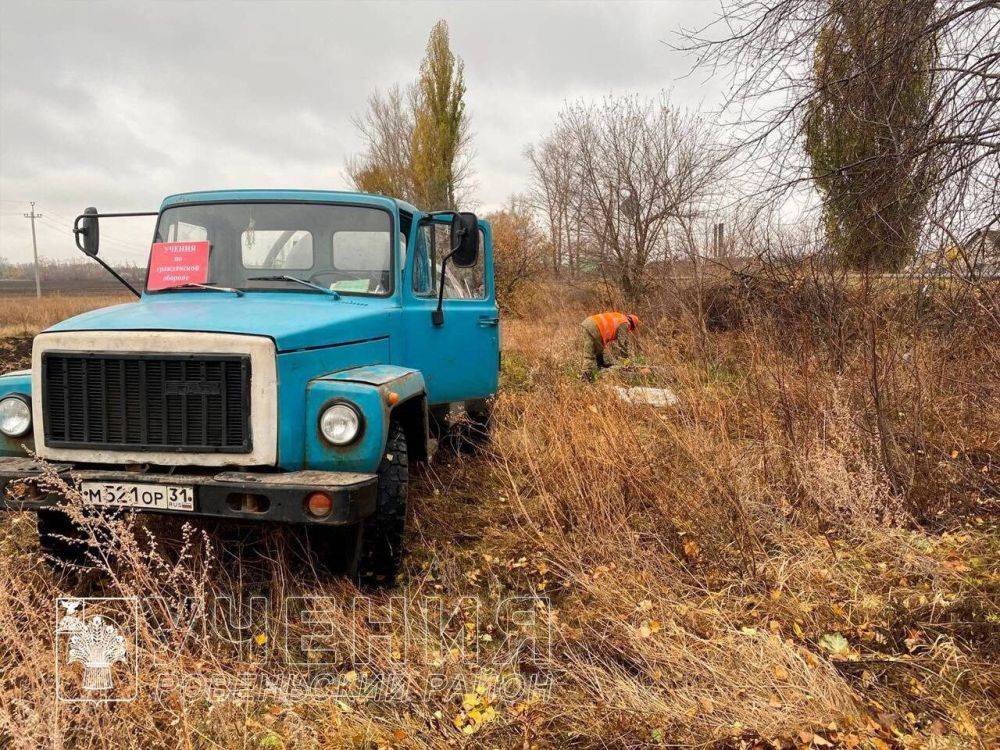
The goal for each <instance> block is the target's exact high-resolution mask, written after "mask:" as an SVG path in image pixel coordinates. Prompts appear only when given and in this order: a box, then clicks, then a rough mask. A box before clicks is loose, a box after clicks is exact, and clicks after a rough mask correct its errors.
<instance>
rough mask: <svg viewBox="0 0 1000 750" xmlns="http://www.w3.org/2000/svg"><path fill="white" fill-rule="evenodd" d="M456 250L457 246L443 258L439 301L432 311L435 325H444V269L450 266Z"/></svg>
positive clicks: (432, 321)
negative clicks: (449, 263)
mask: <svg viewBox="0 0 1000 750" xmlns="http://www.w3.org/2000/svg"><path fill="white" fill-rule="evenodd" d="M456 252H458V248H455V249H454V250H452V251H451V252H450V253H448V254H447V255H446V256H444V257H443V258H442V259H441V280H440V281H439V282H438V303H437V307H436V308H435V309H434V312H432V313H431V323H433V324H434V325H435V326H442V325H444V310H443V309H442V308H441V305H442V304H443V303H444V269H445V268H447V266H448V260H449V259H450V258H451V256H452V255H454V254H455V253H456Z"/></svg>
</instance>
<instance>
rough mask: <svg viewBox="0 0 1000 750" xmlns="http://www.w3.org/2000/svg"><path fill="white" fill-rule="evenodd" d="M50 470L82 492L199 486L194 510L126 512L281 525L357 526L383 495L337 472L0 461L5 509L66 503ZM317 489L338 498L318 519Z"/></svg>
mask: <svg viewBox="0 0 1000 750" xmlns="http://www.w3.org/2000/svg"><path fill="white" fill-rule="evenodd" d="M45 470H47V471H48V472H49V476H51V474H52V473H53V472H54V473H55V474H57V475H58V477H59V478H60V479H61V480H62V481H63V482H65V483H66V484H67V485H69V486H70V487H73V488H78V486H79V483H80V482H109V483H116V482H128V483H133V484H136V483H151V484H164V485H174V486H189V487H190V486H193V487H194V488H195V503H194V510H193V511H188V510H166V509H163V508H150V509H146V508H133V507H126V508H123V510H126V511H137V512H141V513H164V514H170V515H180V516H210V517H214V518H231V519H246V520H251V521H272V522H280V523H309V524H321V525H343V524H351V523H355V522H357V521H361V520H363V519H364V518H366V517H368V516H369V515H371V514H372V513H374V512H375V504H376V497H377V492H378V478H377V477H376V476H375V475H374V474H356V473H351V472H337V471H286V472H277V473H264V472H256V473H255V472H242V471H240V472H233V471H226V472H219V473H209V474H181V473H175V474H165V473H150V472H145V471H121V470H115V469H97V468H93V467H76V466H75V465H73V464H66V463H50V464H45V465H44V467H43V465H42V464H40V463H39V462H37V461H35V460H32V459H30V458H16V457H0V510H35V511H37V510H39V509H42V508H52V507H58V506H59V505H62V504H64V503H65V502H66V501H65V499H64V497H63V496H62V494H61V493H59V492H58V491H54V490H53V488H52V483H51V482H50V481H48V480H46V477H45ZM316 491H322V492H325V493H327V494H328V495H329V496H330V497H331V499H332V500H333V509H332V510H331V512H330V514H329V515H328V516H325V517H323V518H316V517H314V516H312V515H311V514H309V513H308V512H307V511H306V509H305V500H306V497H307V496H308V495H309V494H310V493H311V492H316ZM248 496H249V498H248ZM248 508H255V509H254V510H249V509H248Z"/></svg>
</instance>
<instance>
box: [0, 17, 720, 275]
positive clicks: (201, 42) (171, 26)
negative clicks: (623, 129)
mask: <svg viewBox="0 0 1000 750" xmlns="http://www.w3.org/2000/svg"><path fill="white" fill-rule="evenodd" d="M716 10H717V4H716V3H714V2H698V1H697V0H694V1H693V2H665V3H643V4H638V3H635V4H631V3H629V4H626V3H621V4H616V3H573V4H571V3H552V4H536V3H506V2H505V3H401V4H392V3H389V4H386V3H382V4H372V3H347V4H340V3H332V2H329V3H317V2H309V3H292V2H281V3H278V2H254V3H214V2H213V3H207V2H205V3H193V2H157V3H148V2H147V3H82V2H63V3H48V2H30V3H28V2H7V3H4V5H3V9H2V10H0V199H2V201H3V202H2V203H0V255H4V256H6V257H8V258H10V259H12V260H18V261H23V260H27V259H29V258H30V233H29V227H28V225H27V221H26V220H25V219H23V218H22V217H21V214H22V213H23V212H24V211H25V210H27V206H26V204H24V203H22V202H23V201H27V200H36V201H38V205H39V210H41V211H42V212H43V213H47V214H48V216H49V217H51V218H47V219H46V221H45V223H44V224H42V225H41V226H40V227H39V242H40V250H41V252H42V253H43V254H44V255H46V256H49V257H59V258H67V257H72V255H73V253H75V250H74V249H73V246H72V240H71V237H70V235H69V232H68V225H67V226H64V224H66V221H67V220H68V218H69V217H72V216H74V215H75V214H76V213H78V212H79V210H80V209H82V208H83V207H84V206H87V205H97V206H99V207H100V208H102V209H106V210H112V209H118V210H148V209H155V208H156V207H157V205H158V203H159V201H160V199H161V198H162V197H163V196H164V195H166V194H168V193H173V192H178V191H183V190H189V189H200V188H215V187H268V186H275V187H305V188H317V187H329V188H338V187H344V186H345V180H344V176H343V165H344V162H345V159H346V158H347V157H348V156H349V155H350V154H351V153H354V152H355V151H356V150H357V149H358V148H359V145H360V143H359V139H358V136H357V133H356V132H355V129H354V127H353V126H352V124H351V117H352V115H355V114H357V113H359V112H361V111H362V110H363V109H364V106H365V101H366V99H367V97H368V95H369V93H370V92H371V90H372V89H373V88H375V87H383V88H384V87H387V86H389V85H392V84H393V83H397V82H406V81H409V80H412V79H413V78H414V76H415V74H416V66H417V64H418V63H419V60H420V58H421V57H422V55H423V49H424V44H425V42H426V38H427V33H428V31H429V29H430V27H431V25H432V24H433V23H434V22H435V21H436V20H437V19H439V18H446V19H448V21H449V24H450V28H451V33H452V46H453V48H454V49H455V50H456V52H457V53H458V54H459V55H461V56H462V58H463V59H464V60H465V63H466V74H467V80H468V87H469V93H468V103H469V111H470V113H471V114H472V117H473V123H472V125H473V130H474V131H475V133H476V139H475V151H476V160H475V162H474V168H475V172H476V183H477V190H476V196H475V198H476V202H477V204H478V206H479V208H480V209H481V210H488V209H490V208H495V207H497V206H499V205H501V204H502V203H503V201H504V199H505V198H506V196H507V195H508V194H509V193H511V192H514V191H521V190H524V189H525V187H526V184H527V167H526V164H525V162H524V159H523V150H524V147H525V146H526V145H527V144H528V143H530V142H532V141H535V140H537V139H538V138H539V137H540V136H541V135H543V134H544V133H545V132H546V131H547V130H548V129H549V127H550V126H551V124H552V121H553V118H554V117H555V115H556V113H557V112H558V111H559V109H560V107H561V106H562V105H563V103H564V102H565V101H567V100H575V99H578V98H591V97H599V96H602V95H604V94H607V93H609V92H612V91H614V92H619V93H620V92H624V91H640V92H644V93H652V92H654V91H656V90H658V89H661V88H668V89H671V90H672V91H674V93H675V97H676V98H678V99H680V100H682V101H684V102H687V103H690V104H697V103H698V102H699V101H700V100H701V99H702V98H705V97H706V96H707V97H711V96H714V95H715V94H714V92H713V91H712V90H711V89H705V88H704V87H703V86H702V85H701V82H700V81H696V80H693V79H687V80H683V79H681V78H680V76H682V75H683V74H684V73H686V72H687V69H688V64H689V63H688V61H686V60H685V59H684V58H683V57H682V56H679V55H677V54H676V53H672V52H671V51H670V49H669V48H668V47H667V46H665V45H664V44H662V43H661V41H660V40H663V39H667V38H669V37H670V35H671V33H672V31H673V30H674V29H676V28H677V27H678V26H679V25H681V24H687V25H691V24H693V23H697V22H700V21H705V20H708V19H709V18H711V16H712V15H713V14H714V13H715V12H716ZM105 232H106V233H107V236H108V237H111V238H112V239H113V240H114V243H113V246H109V253H108V254H109V256H110V257H111V258H112V259H115V260H118V259H125V257H126V256H125V255H124V254H121V255H117V253H118V252H119V251H122V252H124V249H125V248H132V254H133V259H134V258H135V257H141V256H142V255H143V253H144V252H145V249H146V245H147V244H148V241H149V236H150V229H149V226H148V222H133V223H132V226H129V225H127V224H122V225H120V226H116V227H111V226H108V227H107V229H106V230H105ZM120 243H125V244H120Z"/></svg>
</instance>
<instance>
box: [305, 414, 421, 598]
mask: <svg viewBox="0 0 1000 750" xmlns="http://www.w3.org/2000/svg"><path fill="white" fill-rule="evenodd" d="M377 476H378V497H377V501H376V507H375V512H374V513H373V514H372V515H371V516H369V517H368V518H366V519H365V520H364V521H362V522H361V523H358V524H354V525H353V526H346V527H330V528H328V527H322V526H311V527H309V528H308V534H309V538H310V542H311V546H312V548H313V550H314V551H315V552H316V553H317V554H318V556H319V558H320V561H321V562H322V563H323V566H324V567H325V568H327V569H328V570H331V571H335V572H338V573H342V574H344V575H346V576H347V577H349V578H351V579H353V580H354V581H356V582H357V583H360V584H362V585H366V586H391V585H392V584H393V583H394V582H395V580H396V575H397V573H398V572H399V567H400V565H401V564H402V561H403V534H404V532H405V530H406V495H407V488H408V486H409V454H408V452H407V449H406V436H405V435H404V434H403V430H402V428H401V427H400V426H399V425H397V424H393V425H392V426H391V427H390V428H389V436H388V438H387V439H386V442H385V452H384V453H383V454H382V461H381V462H380V463H379V467H378V472H377Z"/></svg>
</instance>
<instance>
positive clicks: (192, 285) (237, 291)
mask: <svg viewBox="0 0 1000 750" xmlns="http://www.w3.org/2000/svg"><path fill="white" fill-rule="evenodd" d="M171 289H208V290H209V291H211V292H232V293H233V294H235V295H236V296H237V297H242V296H243V291H242V290H240V289H233V288H232V287H231V286H213V285H212V284H198V283H195V282H193V281H191V282H188V283H187V284H177V285H176V286H168V287H166V288H164V289H160V290H159V291H161V292H169V291H170V290H171Z"/></svg>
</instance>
